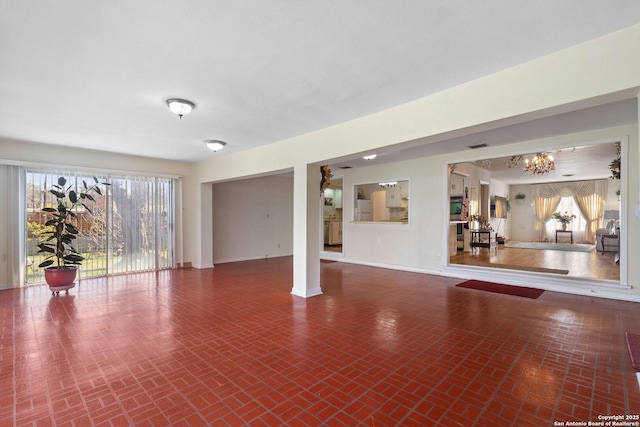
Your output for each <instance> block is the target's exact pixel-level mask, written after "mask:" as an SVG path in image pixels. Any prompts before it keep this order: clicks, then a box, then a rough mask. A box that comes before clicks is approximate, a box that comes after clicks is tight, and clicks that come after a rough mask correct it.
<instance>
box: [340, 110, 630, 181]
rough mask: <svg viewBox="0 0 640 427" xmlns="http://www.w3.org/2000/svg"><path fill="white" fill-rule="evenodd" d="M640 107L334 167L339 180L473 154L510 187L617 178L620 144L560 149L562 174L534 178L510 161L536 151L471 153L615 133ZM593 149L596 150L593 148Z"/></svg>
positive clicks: (535, 123)
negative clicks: (362, 171) (357, 171)
mask: <svg viewBox="0 0 640 427" xmlns="http://www.w3.org/2000/svg"><path fill="white" fill-rule="evenodd" d="M637 122H638V103H637V101H636V99H628V100H624V101H618V102H611V103H608V104H603V105H599V106H596V107H591V108H585V109H582V110H578V111H572V112H569V113H564V114H557V115H553V116H550V117H545V118H541V119H537V120H531V121H528V122H525V123H519V124H513V125H509V126H502V127H498V126H497V127H495V128H494V129H490V130H487V131H482V132H473V133H470V134H468V135H465V136H460V137H455V138H447V139H443V140H442V141H439V142H435V143H431V144H420V141H417V142H416V143H415V144H409V145H411V147H410V148H406V149H394V148H393V147H390V148H389V150H388V151H381V152H378V153H376V154H377V157H376V158H375V160H373V161H367V160H364V159H363V158H362V157H360V156H358V157H356V156H351V157H350V158H349V159H340V160H338V161H336V162H333V163H332V164H331V170H332V171H334V174H336V175H339V173H340V172H339V170H340V169H342V168H345V167H347V168H352V167H362V166H369V165H373V164H383V163H391V162H397V161H401V160H407V159H419V158H422V157H426V156H430V155H438V154H443V153H451V152H458V151H465V150H466V151H467V152H468V155H469V160H484V159H489V160H492V161H491V162H490V164H491V167H490V168H487V169H488V170H490V171H491V177H492V178H493V179H497V180H498V181H501V182H504V183H505V184H510V185H515V184H531V183H543V182H557V181H567V180H568V181H579V180H586V179H599V178H606V177H608V176H609V175H611V172H610V170H609V164H610V163H611V161H612V160H613V158H614V157H615V156H616V150H615V145H614V142H616V141H613V140H612V141H599V144H598V145H593V144H594V141H584V144H581V145H579V146H576V147H570V148H568V149H567V148H566V147H559V146H558V147H555V148H556V149H554V150H552V151H551V153H552V154H553V156H554V160H555V165H556V171H555V172H554V173H549V174H545V175H535V176H533V175H531V174H527V173H524V172H523V168H524V166H523V165H522V164H520V165H518V167H513V168H509V167H507V161H508V160H509V159H510V158H511V156H512V155H516V154H521V155H527V157H528V158H531V156H530V155H531V154H534V152H532V151H528V152H514V153H509V154H510V155H509V156H506V157H501V158H494V157H493V156H489V155H483V154H482V153H483V149H477V150H473V151H471V149H470V147H471V146H475V145H478V144H486V145H487V146H488V147H496V146H501V145H506V144H510V143H514V142H521V141H531V140H536V139H543V138H550V137H554V136H556V135H566V134H571V133H577V132H585V131H589V130H595V129H601V128H609V127H615V126H623V125H630V124H637ZM589 145H591V146H589Z"/></svg>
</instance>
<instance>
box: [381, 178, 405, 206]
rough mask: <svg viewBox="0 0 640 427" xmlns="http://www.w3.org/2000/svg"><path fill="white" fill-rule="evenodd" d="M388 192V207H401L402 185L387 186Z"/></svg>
mask: <svg viewBox="0 0 640 427" xmlns="http://www.w3.org/2000/svg"><path fill="white" fill-rule="evenodd" d="M385 191H386V192H387V197H386V199H387V200H386V202H387V207H388V208H399V207H400V201H401V200H402V196H401V195H400V187H399V186H398V185H397V184H396V185H392V186H389V187H387V188H385Z"/></svg>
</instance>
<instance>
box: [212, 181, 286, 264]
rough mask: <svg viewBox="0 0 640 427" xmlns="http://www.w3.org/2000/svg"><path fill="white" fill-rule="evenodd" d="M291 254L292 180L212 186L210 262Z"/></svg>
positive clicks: (225, 183)
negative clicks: (211, 244) (211, 247)
mask: <svg viewBox="0 0 640 427" xmlns="http://www.w3.org/2000/svg"><path fill="white" fill-rule="evenodd" d="M292 253H293V178H286V177H278V176H266V177H261V178H251V179H243V180H239V181H231V182H224V183H219V184H214V185H213V262H214V264H217V263H224V262H231V261H242V260H248V259H259V258H271V257H276V256H285V255H291V254H292Z"/></svg>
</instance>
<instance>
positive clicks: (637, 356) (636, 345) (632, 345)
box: [624, 332, 640, 371]
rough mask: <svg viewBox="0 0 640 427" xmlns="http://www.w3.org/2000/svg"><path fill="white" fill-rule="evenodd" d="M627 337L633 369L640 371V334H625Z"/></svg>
mask: <svg viewBox="0 0 640 427" xmlns="http://www.w3.org/2000/svg"><path fill="white" fill-rule="evenodd" d="M624 334H625V336H626V337H627V348H628V349H629V357H630V358H631V366H633V369H636V370H639V371H640V334H634V333H632V332H625V333H624Z"/></svg>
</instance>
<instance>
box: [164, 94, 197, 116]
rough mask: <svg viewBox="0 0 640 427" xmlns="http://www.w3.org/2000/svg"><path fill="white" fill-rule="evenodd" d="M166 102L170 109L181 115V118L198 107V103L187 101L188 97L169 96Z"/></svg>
mask: <svg viewBox="0 0 640 427" xmlns="http://www.w3.org/2000/svg"><path fill="white" fill-rule="evenodd" d="M166 102H167V106H168V107H169V109H170V110H171V111H172V112H173V113H174V114H177V115H178V116H180V118H182V116H184V115H185V114H189V113H190V112H191V110H193V109H194V108H195V107H196V104H194V103H193V102H191V101H187V100H186V99H180V98H169V99H167V101H166Z"/></svg>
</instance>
